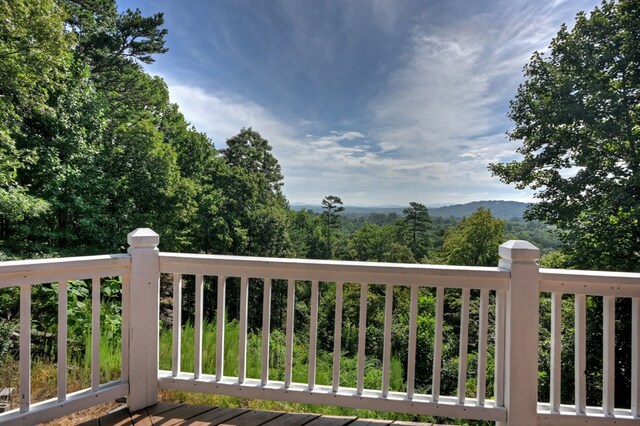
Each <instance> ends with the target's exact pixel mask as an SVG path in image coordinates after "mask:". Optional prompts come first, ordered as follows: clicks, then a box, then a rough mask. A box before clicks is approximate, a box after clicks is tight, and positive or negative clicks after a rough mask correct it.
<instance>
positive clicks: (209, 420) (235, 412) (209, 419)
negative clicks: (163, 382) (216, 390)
mask: <svg viewBox="0 0 640 426" xmlns="http://www.w3.org/2000/svg"><path fill="white" fill-rule="evenodd" d="M246 412H247V410H244V409H241V408H214V409H213V410H211V411H207V412H205V413H202V414H200V415H198V416H196V417H192V418H190V419H189V420H186V421H185V422H183V423H181V424H183V425H191V426H205V425H217V424H221V423H224V422H227V421H230V420H231V419H233V418H235V417H238V416H240V415H242V414H244V413H246Z"/></svg>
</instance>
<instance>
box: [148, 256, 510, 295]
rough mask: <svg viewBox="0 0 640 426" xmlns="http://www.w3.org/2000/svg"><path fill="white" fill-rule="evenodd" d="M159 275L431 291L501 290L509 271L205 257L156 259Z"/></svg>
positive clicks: (456, 267)
mask: <svg viewBox="0 0 640 426" xmlns="http://www.w3.org/2000/svg"><path fill="white" fill-rule="evenodd" d="M160 270H161V271H162V272H168V273H178V274H202V275H210V276H228V277H242V276H247V277H251V278H260V277H266V276H268V277H271V278H274V279H294V280H305V281H312V280H318V281H325V282H334V281H342V282H359V283H369V284H400V285H409V286H411V285H420V286H432V287H441V286H442V287H448V286H452V287H456V288H473V289H490V290H503V289H506V288H507V286H508V283H509V276H510V273H509V271H505V270H502V269H499V268H497V267H472V266H446V265H417V264H398V263H371V262H347V261H332V260H310V259H279V258H257V257H243V256H222V255H204V254H181V253H163V252H161V253H160Z"/></svg>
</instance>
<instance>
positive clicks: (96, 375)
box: [91, 277, 101, 392]
mask: <svg viewBox="0 0 640 426" xmlns="http://www.w3.org/2000/svg"><path fill="white" fill-rule="evenodd" d="M100 335H101V331H100V277H93V278H92V279H91V390H92V391H94V392H97V391H98V388H99V387H100Z"/></svg>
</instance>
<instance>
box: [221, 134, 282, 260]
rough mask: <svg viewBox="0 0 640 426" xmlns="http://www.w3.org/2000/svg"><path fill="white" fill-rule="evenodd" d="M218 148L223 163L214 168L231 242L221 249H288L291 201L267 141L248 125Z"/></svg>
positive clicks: (258, 252) (262, 252)
mask: <svg viewBox="0 0 640 426" xmlns="http://www.w3.org/2000/svg"><path fill="white" fill-rule="evenodd" d="M221 153H222V159H223V160H224V166H221V167H219V168H217V170H216V173H218V175H217V176H216V177H215V179H216V182H217V185H218V186H219V188H220V190H221V192H222V196H223V201H222V207H221V215H222V217H223V218H224V222H225V225H226V232H227V233H228V234H229V235H230V238H229V240H228V242H230V243H231V245H230V246H229V247H227V248H226V249H225V250H223V252H229V253H231V254H244V255H252V256H275V257H277V256H284V255H286V254H287V253H288V251H289V247H290V242H289V238H288V234H287V230H288V227H289V222H288V221H289V217H288V215H287V211H288V209H289V205H288V202H287V199H286V198H285V196H284V195H283V194H282V191H281V187H282V184H283V183H282V179H283V177H282V173H281V171H280V165H279V164H278V160H277V159H276V158H275V157H274V156H273V155H272V154H271V146H270V145H269V142H268V141H267V140H266V139H264V138H263V137H262V136H260V133H258V132H256V131H254V130H252V129H242V130H241V131H240V133H239V134H237V135H236V136H234V137H232V138H230V139H228V140H227V148H226V149H223V150H222V151H221Z"/></svg>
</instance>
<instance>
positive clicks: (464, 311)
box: [458, 288, 470, 404]
mask: <svg viewBox="0 0 640 426" xmlns="http://www.w3.org/2000/svg"><path fill="white" fill-rule="evenodd" d="M469 297H470V290H469V289H468V288H465V289H462V302H461V306H460V346H459V348H458V404H464V401H465V398H466V396H467V395H466V394H467V350H468V346H469Z"/></svg>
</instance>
